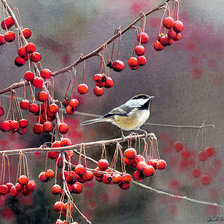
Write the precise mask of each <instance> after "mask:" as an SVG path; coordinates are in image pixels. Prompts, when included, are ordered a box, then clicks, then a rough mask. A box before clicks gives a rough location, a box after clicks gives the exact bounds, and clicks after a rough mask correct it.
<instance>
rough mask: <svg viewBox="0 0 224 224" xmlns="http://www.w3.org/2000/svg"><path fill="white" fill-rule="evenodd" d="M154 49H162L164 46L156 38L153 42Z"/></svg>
mask: <svg viewBox="0 0 224 224" xmlns="http://www.w3.org/2000/svg"><path fill="white" fill-rule="evenodd" d="M154 49H155V50H157V51H161V50H163V49H164V46H163V45H162V44H161V43H160V42H159V41H158V40H156V41H155V42H154Z"/></svg>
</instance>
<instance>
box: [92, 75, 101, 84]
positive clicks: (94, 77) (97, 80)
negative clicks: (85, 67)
mask: <svg viewBox="0 0 224 224" xmlns="http://www.w3.org/2000/svg"><path fill="white" fill-rule="evenodd" d="M93 80H94V81H95V82H102V81H103V75H102V74H95V75H94V76H93Z"/></svg>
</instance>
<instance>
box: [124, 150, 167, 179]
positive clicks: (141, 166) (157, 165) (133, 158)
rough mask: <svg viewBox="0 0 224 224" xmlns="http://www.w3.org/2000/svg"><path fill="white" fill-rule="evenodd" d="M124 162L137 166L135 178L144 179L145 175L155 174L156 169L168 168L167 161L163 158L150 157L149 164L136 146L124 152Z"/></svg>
mask: <svg viewBox="0 0 224 224" xmlns="http://www.w3.org/2000/svg"><path fill="white" fill-rule="evenodd" d="M124 156H125V157H124V159H123V161H124V163H125V164H126V165H131V166H132V167H133V168H136V170H135V172H134V178H135V180H138V181H142V180H143V179H144V177H150V176H153V175H154V173H155V170H156V169H158V170H163V169H165V168H166V166H167V165H166V161H165V160H162V159H149V160H148V164H147V163H146V161H145V158H144V157H143V156H142V155H137V153H136V150H135V149H134V148H128V149H126V150H125V152H124Z"/></svg>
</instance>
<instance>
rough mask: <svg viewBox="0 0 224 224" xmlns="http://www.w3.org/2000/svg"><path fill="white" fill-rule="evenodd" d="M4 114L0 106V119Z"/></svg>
mask: <svg viewBox="0 0 224 224" xmlns="http://www.w3.org/2000/svg"><path fill="white" fill-rule="evenodd" d="M4 114H5V111H4V109H3V107H1V106H0V117H2V116H3V115H4Z"/></svg>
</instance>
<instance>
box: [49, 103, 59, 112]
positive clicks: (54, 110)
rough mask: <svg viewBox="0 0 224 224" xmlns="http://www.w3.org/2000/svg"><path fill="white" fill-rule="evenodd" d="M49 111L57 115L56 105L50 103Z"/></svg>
mask: <svg viewBox="0 0 224 224" xmlns="http://www.w3.org/2000/svg"><path fill="white" fill-rule="evenodd" d="M49 111H50V112H51V113H54V114H55V113H57V112H58V105H57V104H55V103H52V104H51V105H50V106H49Z"/></svg>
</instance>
